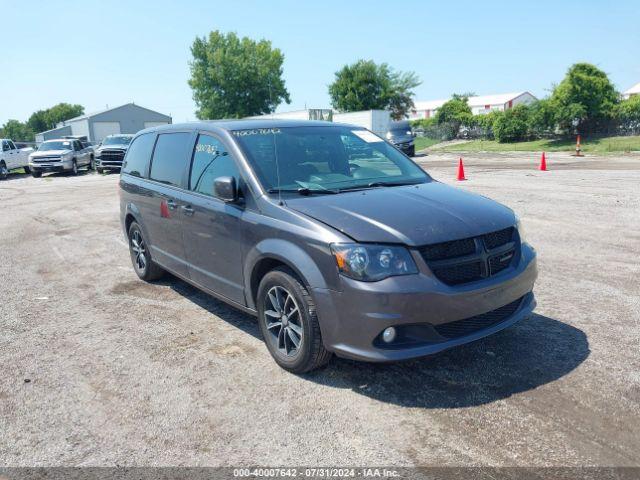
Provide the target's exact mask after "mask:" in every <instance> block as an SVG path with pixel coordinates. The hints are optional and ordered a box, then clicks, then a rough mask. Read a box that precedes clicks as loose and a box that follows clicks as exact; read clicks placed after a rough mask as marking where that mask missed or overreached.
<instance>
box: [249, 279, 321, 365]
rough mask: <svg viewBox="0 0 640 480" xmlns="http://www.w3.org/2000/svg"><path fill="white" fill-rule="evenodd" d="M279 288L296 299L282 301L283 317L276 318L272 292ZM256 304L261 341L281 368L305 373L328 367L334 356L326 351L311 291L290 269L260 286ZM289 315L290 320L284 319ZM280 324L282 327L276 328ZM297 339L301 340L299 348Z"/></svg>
mask: <svg viewBox="0 0 640 480" xmlns="http://www.w3.org/2000/svg"><path fill="white" fill-rule="evenodd" d="M277 288H280V289H282V290H283V291H284V292H286V293H287V294H289V295H290V296H291V297H292V299H293V300H292V301H289V300H281V302H282V303H284V305H282V308H281V309H280V310H281V311H282V313H284V315H282V316H281V317H280V318H279V319H275V315H274V314H276V313H278V312H276V311H275V309H273V308H272V307H273V305H274V304H273V301H272V300H271V299H270V298H269V293H270V292H274V289H277ZM276 292H277V290H276ZM280 298H281V299H282V297H280ZM287 304H288V305H289V309H288V310H287ZM257 305H258V323H259V324H260V331H261V332H262V338H263V339H264V342H265V344H266V345H267V348H268V350H269V353H270V354H271V356H272V357H273V359H274V360H275V361H276V363H277V364H278V365H280V366H281V367H282V368H284V369H285V370H288V371H290V372H292V373H304V372H309V371H311V370H314V369H316V368H319V367H321V366H323V365H326V364H327V363H328V362H329V360H331V357H332V353H331V352H329V351H328V350H327V349H325V348H324V344H323V343H322V335H321V333H320V324H319V323H318V316H317V315H316V306H315V303H314V302H313V299H312V298H311V295H310V294H309V291H308V289H307V288H306V287H305V286H304V285H303V283H302V282H301V281H300V280H299V279H298V277H297V276H296V275H295V273H294V272H292V271H291V270H290V269H288V268H285V267H279V268H276V269H274V270H271V271H270V272H269V273H267V274H266V275H265V276H264V277H263V278H262V281H261V282H260V286H259V287H258V296H257ZM291 307H295V308H296V309H297V312H298V313H297V314H296V313H294V312H293V310H294V308H291ZM287 311H288V312H289V315H287ZM266 312H271V313H270V314H269V313H266ZM288 316H290V318H286V319H285V318H284V317H288ZM270 319H272V320H270ZM278 323H279V324H280V326H277V325H276V324H278ZM268 324H269V326H268ZM274 325H276V326H275V327H274ZM283 325H286V326H283ZM292 325H295V326H296V330H297V329H299V328H301V331H302V334H301V335H298V334H296V333H295V332H296V330H292V328H293V327H292ZM276 330H277V331H276ZM294 338H297V339H298V345H297V346H295V340H293V339H294ZM281 339H282V341H281ZM287 341H288V345H289V347H291V348H292V350H291V351H290V352H287Z"/></svg>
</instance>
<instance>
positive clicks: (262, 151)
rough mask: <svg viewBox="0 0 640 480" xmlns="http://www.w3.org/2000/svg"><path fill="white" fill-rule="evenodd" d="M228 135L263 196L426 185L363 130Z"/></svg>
mask: <svg viewBox="0 0 640 480" xmlns="http://www.w3.org/2000/svg"><path fill="white" fill-rule="evenodd" d="M232 133H233V135H234V136H235V137H236V139H237V140H238V143H239V144H240V146H241V148H242V149H243V150H244V152H245V154H246V155H247V157H248V159H249V161H250V162H251V164H252V166H253V168H254V170H255V171H256V174H257V176H258V177H259V179H260V181H261V182H262V184H263V186H264V187H265V189H266V190H271V191H275V190H280V191H283V190H284V191H288V190H291V191H300V189H309V190H318V191H323V190H325V191H333V192H336V191H341V190H350V189H357V188H373V187H376V186H387V185H388V186H391V185H404V184H414V183H424V182H427V181H429V180H430V177H429V176H428V175H427V174H426V173H425V172H424V171H423V170H422V169H421V168H420V167H418V166H417V165H416V164H415V163H413V162H412V161H411V160H409V159H408V158H407V157H405V156H404V155H403V154H402V153H400V152H399V151H398V150H396V148H395V147H393V146H391V145H389V144H388V143H387V142H385V141H384V140H382V139H381V138H380V137H378V136H376V135H374V134H373V133H371V132H369V131H368V130H364V129H356V128H353V129H352V128H348V127H338V126H327V127H286V128H264V129H261V128H258V129H250V130H236V131H234V132H232ZM276 152H277V153H276Z"/></svg>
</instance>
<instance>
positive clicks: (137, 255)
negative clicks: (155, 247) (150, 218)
mask: <svg viewBox="0 0 640 480" xmlns="http://www.w3.org/2000/svg"><path fill="white" fill-rule="evenodd" d="M131 251H132V252H133V255H134V264H135V267H136V268H137V269H138V270H139V271H141V272H144V270H145V268H146V267H147V257H146V253H147V248H146V246H145V244H144V240H143V239H142V235H140V232H139V231H138V230H136V231H134V232H133V235H131Z"/></svg>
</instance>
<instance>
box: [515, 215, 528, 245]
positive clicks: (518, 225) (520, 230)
mask: <svg viewBox="0 0 640 480" xmlns="http://www.w3.org/2000/svg"><path fill="white" fill-rule="evenodd" d="M516 228H517V229H518V235H520V243H525V242H526V241H527V240H526V236H525V233H524V227H523V226H522V220H520V217H516Z"/></svg>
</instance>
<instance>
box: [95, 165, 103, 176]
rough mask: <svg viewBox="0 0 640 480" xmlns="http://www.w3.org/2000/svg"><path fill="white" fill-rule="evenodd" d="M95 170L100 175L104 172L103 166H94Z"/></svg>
mask: <svg viewBox="0 0 640 480" xmlns="http://www.w3.org/2000/svg"><path fill="white" fill-rule="evenodd" d="M96 172H98V173H99V174H101V175H102V174H103V173H104V168H102V167H98V168H96Z"/></svg>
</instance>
